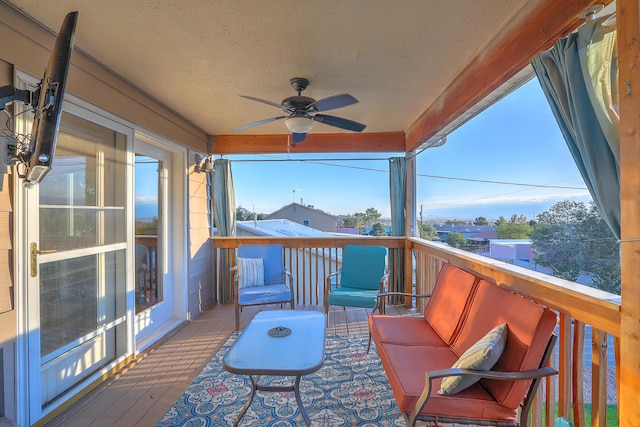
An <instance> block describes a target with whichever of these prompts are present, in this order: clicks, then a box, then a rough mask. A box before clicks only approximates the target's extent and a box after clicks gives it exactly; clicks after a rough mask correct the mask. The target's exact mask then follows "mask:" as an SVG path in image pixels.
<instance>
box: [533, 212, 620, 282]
mask: <svg viewBox="0 0 640 427" xmlns="http://www.w3.org/2000/svg"><path fill="white" fill-rule="evenodd" d="M531 240H532V243H533V249H534V250H535V251H536V254H537V255H536V258H535V260H536V262H537V263H539V264H540V265H543V266H545V267H549V268H551V271H552V272H553V274H554V275H555V276H558V277H561V278H563V279H567V280H572V281H575V280H576V279H577V278H578V275H579V273H580V270H585V271H587V272H589V273H592V274H593V275H594V280H593V286H595V287H597V288H599V289H603V290H605V291H608V292H612V293H617V294H619V293H620V255H619V245H618V243H617V240H616V238H615V237H614V235H613V233H612V232H611V230H610V229H609V227H608V225H607V224H606V222H605V221H604V220H603V219H602V217H601V215H600V212H599V211H598V209H597V207H596V206H595V204H593V203H591V205H590V207H589V208H588V209H587V206H586V205H585V204H584V203H580V202H573V201H569V200H565V201H562V202H558V203H556V204H555V205H553V206H552V207H551V208H550V209H549V210H548V211H546V212H543V213H542V214H540V215H538V222H537V224H536V226H535V229H534V231H533V232H532V233H531Z"/></svg>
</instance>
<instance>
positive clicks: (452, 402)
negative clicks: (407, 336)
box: [376, 342, 518, 422]
mask: <svg viewBox="0 0 640 427" xmlns="http://www.w3.org/2000/svg"><path fill="white" fill-rule="evenodd" d="M376 346H377V347H376V348H377V350H378V354H379V355H380V360H381V361H382V365H383V366H384V370H385V372H386V373H387V377H388V378H389V383H390V385H391V389H392V390H393V395H394V397H395V399H396V402H397V404H398V408H399V409H400V411H401V412H404V413H410V412H411V411H413V409H414V407H415V404H416V402H417V400H418V398H419V397H420V395H421V393H422V390H423V387H424V381H425V375H424V374H425V372H427V371H433V370H438V369H446V368H449V367H450V366H451V365H452V364H453V363H454V362H455V361H456V359H457V356H456V355H455V354H454V353H453V352H452V351H451V350H450V349H449V348H448V347H430V346H406V345H398V344H389V343H378V342H376ZM440 384H441V380H440V379H435V380H434V381H433V385H432V392H431V396H430V397H429V400H427V403H426V405H425V406H424V408H423V410H422V412H423V413H425V414H429V415H432V416H439V417H451V416H452V414H456V416H459V417H461V418H473V419H476V420H496V419H500V420H504V421H508V422H515V421H516V420H517V415H518V410H517V409H513V408H507V407H505V406H504V405H500V404H499V403H498V402H496V400H495V399H494V398H493V396H492V395H491V394H490V393H489V392H488V391H487V390H485V389H484V388H483V387H482V386H481V385H480V384H479V383H476V384H474V385H472V386H471V387H469V388H467V389H466V390H463V391H461V392H460V393H457V394H454V395H452V396H441V395H439V394H438V393H435V390H438V389H439V388H440Z"/></svg>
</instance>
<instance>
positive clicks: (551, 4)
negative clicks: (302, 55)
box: [406, 0, 612, 151]
mask: <svg viewBox="0 0 640 427" xmlns="http://www.w3.org/2000/svg"><path fill="white" fill-rule="evenodd" d="M611 1H612V0H562V1H557V0H539V1H530V2H527V3H526V4H525V6H524V8H523V10H521V11H519V12H518V13H517V16H516V17H517V19H514V20H513V21H511V22H510V23H509V24H508V26H507V27H505V28H503V29H502V30H501V31H500V32H499V33H498V36H497V37H495V38H494V39H493V40H492V42H491V43H490V44H489V45H487V46H485V47H484V49H482V51H481V52H478V54H477V56H476V57H475V58H474V60H473V61H472V62H471V63H469V65H468V66H467V67H466V68H465V69H464V70H462V72H461V73H460V74H459V75H458V76H457V77H456V78H455V79H454V80H453V82H452V83H451V84H450V85H449V87H447V88H446V90H444V91H443V92H442V94H441V95H440V96H439V97H438V98H437V99H436V100H435V102H433V103H432V104H431V105H430V106H429V107H428V108H427V109H426V110H425V111H424V112H423V113H422V114H421V115H420V116H419V117H418V119H417V120H416V121H415V122H414V123H413V124H412V125H411V126H410V127H409V128H408V129H407V132H406V143H407V151H411V150H414V149H416V148H418V147H419V146H420V145H421V144H423V143H424V142H426V141H427V140H428V139H429V138H431V137H432V136H434V135H435V134H436V133H437V132H438V131H440V130H442V129H443V128H444V127H445V126H446V125H448V124H449V123H450V122H452V121H453V120H455V119H456V118H457V117H458V116H460V115H461V114H463V113H464V112H465V111H467V110H469V109H470V108H471V107H472V106H474V105H475V104H477V103H478V102H480V101H482V100H483V99H484V98H485V97H487V96H488V95H489V94H491V93H492V92H493V91H494V90H496V89H498V88H499V87H500V85H502V84H503V83H504V82H506V81H507V80H508V79H509V78H511V77H512V76H513V75H514V74H516V73H517V72H518V71H520V70H521V69H523V68H524V67H525V66H526V65H527V64H529V63H530V62H531V60H532V59H533V57H534V56H535V55H536V54H538V52H541V51H543V50H545V49H549V48H550V47H551V46H552V45H553V43H555V41H556V40H558V39H559V38H560V37H563V36H566V35H567V34H569V33H570V32H571V31H573V30H575V29H576V28H578V27H579V26H580V25H581V24H582V23H583V22H584V19H582V18H579V15H580V14H581V13H583V12H584V11H585V10H586V9H587V7H588V6H590V5H592V4H594V3H602V4H605V5H606V4H609V3H611Z"/></svg>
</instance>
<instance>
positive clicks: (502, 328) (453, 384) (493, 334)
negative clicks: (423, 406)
mask: <svg viewBox="0 0 640 427" xmlns="http://www.w3.org/2000/svg"><path fill="white" fill-rule="evenodd" d="M506 342H507V324H506V323H503V324H502V325H498V326H496V327H495V328H493V329H492V330H491V331H489V333H487V335H485V336H484V337H482V338H480V340H479V341H478V342H476V343H475V344H474V345H472V346H471V347H469V349H467V351H465V352H464V354H463V355H462V356H460V358H459V359H458V360H457V361H456V363H454V364H453V366H451V367H452V368H461V369H472V370H477V371H487V370H490V369H491V368H493V365H495V364H496V362H497V361H498V359H499V358H500V356H501V355H502V351H503V350H504V346H505V344H506ZM478 381H480V378H474V377H462V376H455V377H446V378H444V379H443V380H442V384H441V386H440V390H439V391H438V393H439V394H442V395H445V396H446V395H451V394H455V393H458V392H460V391H462V390H464V389H465V388H468V387H470V386H472V385H473V384H475V383H477V382H478Z"/></svg>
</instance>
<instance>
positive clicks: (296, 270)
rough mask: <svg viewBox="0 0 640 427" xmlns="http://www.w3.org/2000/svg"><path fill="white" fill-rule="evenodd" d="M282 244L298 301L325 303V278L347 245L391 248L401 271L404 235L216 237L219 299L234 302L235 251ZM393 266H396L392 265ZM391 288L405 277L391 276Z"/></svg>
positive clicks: (401, 284)
mask: <svg viewBox="0 0 640 427" xmlns="http://www.w3.org/2000/svg"><path fill="white" fill-rule="evenodd" d="M254 244H265V245H266V244H279V245H282V247H283V249H284V258H285V265H286V267H287V269H288V270H289V271H290V272H291V273H292V274H293V283H294V287H295V289H294V293H295V303H296V304H304V305H316V304H322V303H323V300H322V298H323V295H324V280H325V278H326V277H327V276H328V275H329V274H331V273H333V272H335V271H337V270H338V269H339V268H340V265H341V263H340V260H341V258H342V249H343V248H344V247H345V245H369V246H372V245H376V246H383V247H385V248H387V249H388V250H389V255H390V256H389V259H391V260H394V261H393V264H395V269H394V271H402V269H401V268H400V267H399V266H400V265H401V263H402V260H403V259H404V254H403V252H404V245H405V239H404V237H372V238H363V237H353V238H334V237H305V238H294V237H283V238H273V237H269V238H263V237H214V238H213V245H214V250H215V252H216V254H215V255H216V256H215V258H214V259H216V260H217V265H216V267H217V273H216V274H217V283H218V289H217V292H218V300H219V301H220V302H222V303H230V302H233V295H232V289H233V284H232V282H231V280H232V276H231V274H230V272H229V267H231V266H233V265H234V259H235V258H234V256H235V254H234V251H233V250H230V249H235V248H237V247H238V246H241V245H254ZM390 267H391V268H393V266H390ZM389 286H390V288H391V289H400V288H401V287H402V286H403V283H402V276H401V275H399V274H395V275H390V285H389Z"/></svg>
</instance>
